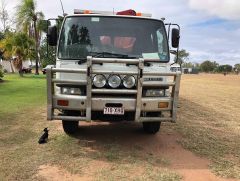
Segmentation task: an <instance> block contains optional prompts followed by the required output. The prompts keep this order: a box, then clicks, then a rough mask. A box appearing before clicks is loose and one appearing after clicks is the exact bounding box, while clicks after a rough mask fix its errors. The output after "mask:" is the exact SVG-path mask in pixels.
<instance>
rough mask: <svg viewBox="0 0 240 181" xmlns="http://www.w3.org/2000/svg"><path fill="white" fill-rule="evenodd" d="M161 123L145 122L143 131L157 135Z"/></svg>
mask: <svg viewBox="0 0 240 181" xmlns="http://www.w3.org/2000/svg"><path fill="white" fill-rule="evenodd" d="M160 125H161V122H143V130H144V131H145V132H146V133H148V134H156V133H157V132H158V131H159V130H160Z"/></svg>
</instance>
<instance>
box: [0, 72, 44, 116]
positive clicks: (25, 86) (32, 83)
mask: <svg viewBox="0 0 240 181" xmlns="http://www.w3.org/2000/svg"><path fill="white" fill-rule="evenodd" d="M45 103H46V80H45V76H43V75H38V76H36V75H32V74H31V75H24V77H19V75H17V74H7V75H5V77H4V82H3V83H0V108H1V109H0V113H1V114H0V116H1V115H6V114H9V113H16V112H20V111H21V110H22V109H26V108H30V107H36V106H42V105H44V104H45Z"/></svg>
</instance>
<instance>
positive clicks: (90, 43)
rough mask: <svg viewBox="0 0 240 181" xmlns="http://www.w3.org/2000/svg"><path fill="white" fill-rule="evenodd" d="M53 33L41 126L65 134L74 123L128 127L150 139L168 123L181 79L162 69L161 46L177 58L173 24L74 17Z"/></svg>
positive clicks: (132, 16)
mask: <svg viewBox="0 0 240 181" xmlns="http://www.w3.org/2000/svg"><path fill="white" fill-rule="evenodd" d="M170 30H171V31H170ZM59 32H60V33H58V31H57V27H56V26H51V27H49V28H48V35H47V36H48V44H49V45H50V46H57V51H56V52H57V53H56V65H55V66H54V67H50V68H49V67H48V68H47V70H46V74H47V119H48V120H62V125H63V129H64V131H65V132H66V133H67V134H73V133H75V132H76V131H77V130H78V124H79V121H114V122H117V121H123V120H124V121H134V122H137V123H142V125H143V129H144V131H145V132H147V133H150V134H155V133H157V132H158V131H159V129H160V125H161V122H175V121H176V111H177V101H178V94H179V87H180V79H181V74H180V73H179V72H171V70H170V63H169V61H170V45H169V44H170V43H169V41H170V40H169V39H171V49H172V48H175V49H177V50H171V52H175V54H177V51H178V46H179V39H180V36H179V32H180V28H179V26H178V25H177V24H164V21H163V20H158V19H153V18H151V15H150V14H143V13H136V12H135V11H134V10H127V11H122V12H118V13H114V12H103V11H90V10H74V15H68V16H65V17H64V20H63V23H62V27H61V29H60V31H59ZM170 32H171V33H170Z"/></svg>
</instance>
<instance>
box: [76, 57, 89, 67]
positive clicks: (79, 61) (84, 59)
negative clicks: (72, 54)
mask: <svg viewBox="0 0 240 181" xmlns="http://www.w3.org/2000/svg"><path fill="white" fill-rule="evenodd" d="M86 62H87V58H79V60H78V61H76V62H75V63H78V65H81V64H83V63H86Z"/></svg>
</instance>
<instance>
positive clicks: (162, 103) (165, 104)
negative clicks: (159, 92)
mask: <svg viewBox="0 0 240 181" xmlns="http://www.w3.org/2000/svg"><path fill="white" fill-rule="evenodd" d="M158 108H168V102H159V103H158Z"/></svg>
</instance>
